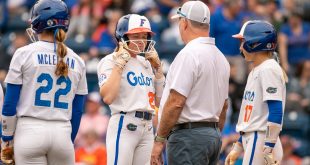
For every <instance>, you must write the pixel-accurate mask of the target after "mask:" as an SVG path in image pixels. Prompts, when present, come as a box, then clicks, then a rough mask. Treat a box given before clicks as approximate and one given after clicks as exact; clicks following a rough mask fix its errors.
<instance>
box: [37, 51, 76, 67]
mask: <svg viewBox="0 0 310 165" xmlns="http://www.w3.org/2000/svg"><path fill="white" fill-rule="evenodd" d="M37 57H38V58H37V60H38V64H41V65H56V64H57V61H58V56H57V55H56V54H46V53H44V54H43V53H42V54H37ZM65 62H66V64H67V65H68V67H69V68H71V69H74V66H75V59H73V58H69V57H66V60H65Z"/></svg>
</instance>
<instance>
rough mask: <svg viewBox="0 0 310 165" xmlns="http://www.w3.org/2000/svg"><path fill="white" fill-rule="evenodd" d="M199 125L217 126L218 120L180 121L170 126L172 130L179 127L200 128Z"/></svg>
mask: <svg viewBox="0 0 310 165" xmlns="http://www.w3.org/2000/svg"><path fill="white" fill-rule="evenodd" d="M201 127H212V128H217V127H218V122H193V123H182V124H177V125H175V126H174V127H173V128H172V131H176V130H180V129H193V128H201Z"/></svg>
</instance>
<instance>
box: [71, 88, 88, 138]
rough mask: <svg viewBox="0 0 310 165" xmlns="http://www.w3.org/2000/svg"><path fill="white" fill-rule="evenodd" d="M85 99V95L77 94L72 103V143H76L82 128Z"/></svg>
mask: <svg viewBox="0 0 310 165" xmlns="http://www.w3.org/2000/svg"><path fill="white" fill-rule="evenodd" d="M85 98H86V96H85V95H78V94H76V95H75V97H74V99H73V102H72V117H71V120H70V122H71V126H72V133H71V140H72V143H74V140H75V137H76V135H77V133H78V130H79V127H80V122H81V117H82V114H83V108H84V103H85Z"/></svg>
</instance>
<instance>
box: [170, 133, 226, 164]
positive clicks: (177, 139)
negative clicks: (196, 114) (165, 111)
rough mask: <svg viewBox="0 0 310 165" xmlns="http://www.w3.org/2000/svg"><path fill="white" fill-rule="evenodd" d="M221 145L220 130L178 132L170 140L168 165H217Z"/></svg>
mask: <svg viewBox="0 0 310 165" xmlns="http://www.w3.org/2000/svg"><path fill="white" fill-rule="evenodd" d="M221 145H222V141H221V135H220V131H219V129H218V128H210V127H202V128H193V129H182V130H177V131H175V132H173V133H172V134H171V135H170V137H169V139H168V143H167V154H168V165H207V164H210V165H216V164H217V162H218V159H219V154H220V149H221Z"/></svg>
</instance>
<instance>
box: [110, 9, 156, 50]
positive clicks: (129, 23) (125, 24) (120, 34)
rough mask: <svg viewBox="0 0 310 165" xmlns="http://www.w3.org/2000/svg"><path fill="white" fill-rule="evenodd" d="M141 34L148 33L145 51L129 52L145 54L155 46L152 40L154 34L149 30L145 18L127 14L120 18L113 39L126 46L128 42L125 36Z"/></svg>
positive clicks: (149, 26)
mask: <svg viewBox="0 0 310 165" xmlns="http://www.w3.org/2000/svg"><path fill="white" fill-rule="evenodd" d="M142 32H146V33H148V37H147V44H146V46H145V50H140V51H135V50H133V49H129V50H132V51H134V52H136V53H146V52H149V51H151V49H152V48H153V47H154V45H155V41H153V40H152V36H153V35H154V33H153V32H152V30H151V25H150V22H149V20H148V19H147V18H146V17H145V16H141V15H138V14H128V15H125V16H123V17H121V18H120V19H119V20H118V23H117V25H116V30H115V38H116V40H117V41H118V42H120V41H122V42H125V43H126V44H127V43H128V42H129V39H128V37H127V34H134V33H142ZM133 44H135V43H133ZM136 46H137V45H136Z"/></svg>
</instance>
